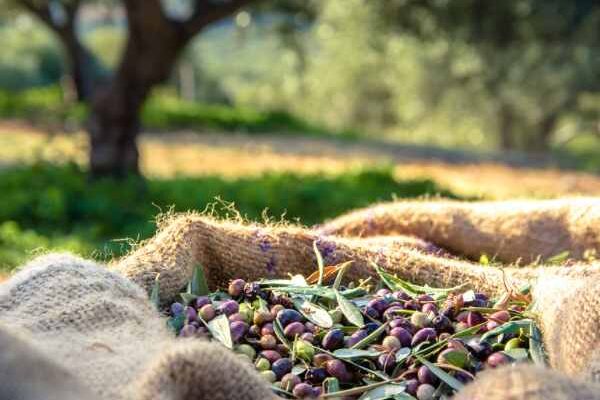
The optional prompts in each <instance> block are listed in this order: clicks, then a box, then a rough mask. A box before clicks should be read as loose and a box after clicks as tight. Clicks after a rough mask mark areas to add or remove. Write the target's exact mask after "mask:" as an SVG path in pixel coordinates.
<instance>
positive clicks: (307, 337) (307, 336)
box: [300, 332, 315, 343]
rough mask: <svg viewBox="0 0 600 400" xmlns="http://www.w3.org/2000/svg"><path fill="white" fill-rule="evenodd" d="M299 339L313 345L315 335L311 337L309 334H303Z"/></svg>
mask: <svg viewBox="0 0 600 400" xmlns="http://www.w3.org/2000/svg"><path fill="white" fill-rule="evenodd" d="M300 339H302V340H304V341H306V342H308V343H314V341H315V335H313V334H312V333H310V332H304V333H303V334H302V335H300Z"/></svg>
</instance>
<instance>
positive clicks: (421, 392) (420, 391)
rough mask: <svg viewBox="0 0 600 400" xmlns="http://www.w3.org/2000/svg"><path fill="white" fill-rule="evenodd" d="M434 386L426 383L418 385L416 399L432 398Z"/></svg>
mask: <svg viewBox="0 0 600 400" xmlns="http://www.w3.org/2000/svg"><path fill="white" fill-rule="evenodd" d="M434 393H435V388H434V387H433V386H431V385H429V384H427V383H424V384H421V385H419V387H418V388H417V399H418V400H433V395H434Z"/></svg>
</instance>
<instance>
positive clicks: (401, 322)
mask: <svg viewBox="0 0 600 400" xmlns="http://www.w3.org/2000/svg"><path fill="white" fill-rule="evenodd" d="M388 327H389V329H390V330H392V329H394V328H404V329H406V330H407V331H409V332H410V333H412V331H413V326H412V324H411V323H410V321H409V320H408V319H406V318H404V317H394V319H392V320H391V321H390V323H389V325H388Z"/></svg>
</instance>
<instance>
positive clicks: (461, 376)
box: [454, 371, 473, 384]
mask: <svg viewBox="0 0 600 400" xmlns="http://www.w3.org/2000/svg"><path fill="white" fill-rule="evenodd" d="M454 377H455V378H456V379H458V380H459V381H460V382H462V383H464V384H467V383H469V382H471V381H472V380H473V378H472V377H471V376H470V375H469V374H467V373H466V372H463V371H456V372H454Z"/></svg>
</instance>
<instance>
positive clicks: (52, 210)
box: [0, 163, 456, 271]
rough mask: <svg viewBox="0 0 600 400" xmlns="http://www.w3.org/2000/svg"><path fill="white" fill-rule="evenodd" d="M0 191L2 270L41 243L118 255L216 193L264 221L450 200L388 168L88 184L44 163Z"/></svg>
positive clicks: (69, 170) (79, 172) (14, 176)
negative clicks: (165, 216)
mask: <svg viewBox="0 0 600 400" xmlns="http://www.w3.org/2000/svg"><path fill="white" fill-rule="evenodd" d="M0 192H1V193H2V194H3V201H2V202H1V203H0V266H1V267H0V268H1V269H3V270H5V271H8V270H11V269H12V268H13V267H14V266H16V265H18V264H19V263H21V262H23V260H24V259H26V258H28V257H29V256H30V255H31V253H32V252H36V251H40V250H39V249H45V248H52V249H69V250H74V251H77V252H80V253H82V254H83V255H86V256H90V255H93V256H96V257H98V258H109V257H112V256H118V255H120V254H123V252H125V251H127V249H128V245H127V242H126V241H123V240H120V241H119V240H114V239H119V238H121V239H125V238H133V239H136V240H137V239H143V238H146V237H149V236H150V235H152V234H153V232H154V230H155V225H154V223H153V221H154V217H155V216H156V215H157V214H158V213H160V212H161V211H167V210H173V211H187V210H204V209H205V208H206V207H207V206H209V205H210V204H211V203H214V202H215V198H217V197H219V198H221V199H223V200H226V201H229V202H232V203H233V204H234V205H235V208H236V209H237V210H238V212H239V213H240V214H241V215H243V216H244V217H246V218H248V219H250V220H262V219H263V218H264V215H265V214H264V211H265V209H268V214H269V215H271V216H274V217H275V218H277V219H278V218H280V216H282V218H283V219H285V220H289V221H296V220H299V221H301V222H302V223H304V224H307V225H310V224H315V223H318V222H321V221H323V220H325V219H327V218H331V217H334V216H336V215H339V214H341V213H343V212H345V211H348V210H350V209H353V208H357V207H363V206H366V205H368V204H370V203H373V202H376V201H384V200H390V199H392V198H393V197H409V198H412V197H419V196H424V195H437V194H440V195H443V196H448V197H456V196H454V195H453V194H452V193H451V192H449V191H447V190H444V189H443V188H440V187H439V186H438V185H436V184H435V183H434V182H433V181H431V180H427V179H421V180H405V181H398V180H397V179H395V178H394V175H393V171H392V170H391V169H389V168H379V169H374V168H371V169H362V170H354V171H346V172H344V173H341V174H331V175H327V174H294V173H290V172H285V173H267V174H262V175H259V176H250V177H243V178H237V179H226V178H223V177H221V176H201V177H175V178H150V179H147V180H144V181H142V180H139V179H136V178H131V179H129V180H127V181H125V182H115V181H113V180H101V181H95V182H90V181H89V180H88V179H87V175H86V173H85V171H84V170H83V169H82V168H81V167H79V166H77V165H76V164H67V165H56V164H49V163H39V164H35V165H22V166H18V167H9V168H5V169H4V170H2V171H0ZM214 212H215V213H216V214H217V215H221V216H227V215H231V213H232V210H231V208H230V207H227V206H225V207H215V209H214Z"/></svg>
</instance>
